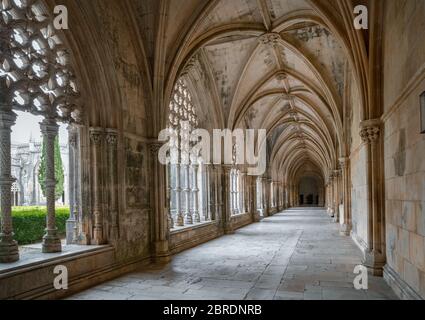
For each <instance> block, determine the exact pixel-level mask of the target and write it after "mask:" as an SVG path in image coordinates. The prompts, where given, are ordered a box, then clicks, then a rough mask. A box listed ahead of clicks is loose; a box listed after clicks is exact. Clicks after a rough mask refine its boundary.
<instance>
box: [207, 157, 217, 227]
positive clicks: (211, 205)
mask: <svg viewBox="0 0 425 320" xmlns="http://www.w3.org/2000/svg"><path fill="white" fill-rule="evenodd" d="M206 169H207V177H208V179H207V181H208V184H207V185H208V188H207V190H206V191H207V192H208V217H209V219H210V220H212V221H213V220H215V173H214V168H213V166H212V165H207V166H206Z"/></svg>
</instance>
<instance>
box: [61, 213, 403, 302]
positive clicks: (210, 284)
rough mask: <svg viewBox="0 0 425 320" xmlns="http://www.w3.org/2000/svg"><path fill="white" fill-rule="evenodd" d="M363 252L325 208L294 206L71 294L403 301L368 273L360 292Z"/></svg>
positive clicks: (112, 297) (87, 296)
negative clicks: (165, 259)
mask: <svg viewBox="0 0 425 320" xmlns="http://www.w3.org/2000/svg"><path fill="white" fill-rule="evenodd" d="M359 264H361V253H360V250H359V249H358V248H357V247H356V246H355V244H354V243H353V242H352V240H351V239H350V238H347V237H343V236H341V235H340V234H339V229H338V228H337V227H336V225H335V224H334V223H332V221H331V218H330V217H329V216H328V215H327V214H326V213H325V211H324V210H322V209H318V208H294V209H290V210H286V211H284V212H281V213H279V214H276V215H274V216H273V217H269V218H265V219H264V220H263V221H261V222H259V223H255V224H251V225H249V226H247V227H244V228H242V229H239V230H237V231H235V233H234V234H233V235H227V236H224V237H221V238H219V239H215V240H212V241H210V242H207V243H205V244H202V245H200V246H197V247H195V248H192V249H189V250H187V251H184V252H182V253H179V254H177V255H176V256H175V257H173V259H172V262H171V263H170V264H167V265H157V266H152V267H151V268H147V269H143V270H142V271H136V272H133V273H130V274H128V275H125V276H122V277H119V278H117V279H114V280H111V281H108V282H106V283H103V284H101V285H99V286H96V287H94V288H91V289H89V290H86V291H83V292H81V293H79V294H76V295H74V296H71V297H70V298H69V299H82V300H127V299H130V300H185V299H186V300H187V299H188V300H222V299H224V300H241V299H248V300H256V299H257V300H271V299H276V300H303V299H305V300H322V299H323V300H344V299H345V300H364V299H373V300H375V299H379V300H386V299H398V298H397V297H396V296H395V294H394V293H393V292H392V290H391V289H390V288H389V287H388V285H387V284H386V283H385V281H384V280H383V279H382V278H379V277H373V276H370V277H369V289H368V290H366V291H365V290H356V289H355V288H354V285H353V279H354V277H355V275H354V274H353V270H354V267H355V266H356V265H359Z"/></svg>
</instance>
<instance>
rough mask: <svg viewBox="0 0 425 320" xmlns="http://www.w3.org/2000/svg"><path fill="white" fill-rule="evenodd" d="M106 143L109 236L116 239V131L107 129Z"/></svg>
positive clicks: (117, 233) (117, 229)
mask: <svg viewBox="0 0 425 320" xmlns="http://www.w3.org/2000/svg"><path fill="white" fill-rule="evenodd" d="M106 142H107V143H108V176H109V217H110V219H111V229H110V238H111V239H112V240H116V239H118V237H119V228H118V199H117V194H118V170H117V146H118V132H117V131H116V130H113V129H108V130H107V133H106Z"/></svg>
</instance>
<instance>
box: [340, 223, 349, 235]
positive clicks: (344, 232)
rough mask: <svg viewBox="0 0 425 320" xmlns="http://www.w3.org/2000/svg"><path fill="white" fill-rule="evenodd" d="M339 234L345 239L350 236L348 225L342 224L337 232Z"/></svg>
mask: <svg viewBox="0 0 425 320" xmlns="http://www.w3.org/2000/svg"><path fill="white" fill-rule="evenodd" d="M339 234H340V235H341V236H347V237H348V236H350V234H351V226H350V225H348V224H343V225H342V226H341V229H340V230H339Z"/></svg>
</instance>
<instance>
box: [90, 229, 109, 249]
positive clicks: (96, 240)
mask: <svg viewBox="0 0 425 320" xmlns="http://www.w3.org/2000/svg"><path fill="white" fill-rule="evenodd" d="M92 243H93V244H94V245H96V246H100V245H102V244H105V243H106V241H105V240H104V239H103V230H102V228H97V227H95V228H94V230H93V241H92Z"/></svg>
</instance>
